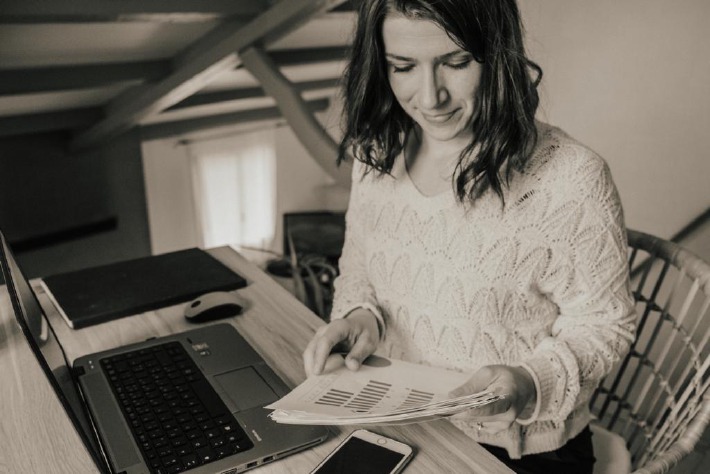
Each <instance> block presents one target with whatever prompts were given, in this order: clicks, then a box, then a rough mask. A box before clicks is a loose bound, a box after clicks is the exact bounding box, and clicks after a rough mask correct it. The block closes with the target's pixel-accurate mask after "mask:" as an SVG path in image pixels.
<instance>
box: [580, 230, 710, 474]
mask: <svg viewBox="0 0 710 474" xmlns="http://www.w3.org/2000/svg"><path fill="white" fill-rule="evenodd" d="M628 240H629V265H630V268H631V277H632V278H631V281H632V288H633V293H634V297H635V299H636V311H637V315H638V330H637V335H636V340H635V341H634V343H633V344H632V346H631V350H630V352H629V354H628V355H627V357H626V358H625V359H624V360H622V361H621V363H620V364H618V365H617V367H616V369H615V370H614V371H613V372H612V373H611V374H610V375H609V376H607V377H606V378H605V380H604V381H603V382H602V383H601V384H600V387H599V388H598V389H597V391H596V392H595V394H594V397H593V398H592V400H591V402H590V408H591V410H592V413H593V414H595V415H596V416H597V417H598V422H599V424H601V425H602V426H604V427H606V428H607V429H609V430H611V431H614V432H616V433H618V434H620V435H621V436H622V437H623V438H624V439H625V440H626V442H627V447H628V448H629V451H630V453H631V456H632V463H633V467H634V469H636V470H635V471H634V472H638V473H662V472H667V471H668V470H669V469H670V468H671V467H672V466H673V465H675V464H677V463H678V461H679V460H680V459H682V458H683V457H684V456H685V455H686V454H688V453H689V452H690V451H692V450H693V447H694V446H695V444H696V443H697V441H698V439H699V438H700V436H701V435H702V434H703V431H704V430H705V427H706V426H707V424H708V420H709V419H710V392H709V391H708V386H709V385H710V376H709V374H710V371H709V365H710V344H708V340H709V339H710V312H709V311H708V308H709V307H710V265H708V264H707V263H706V262H704V261H703V260H701V259H700V258H699V257H697V256H696V255H694V254H693V253H691V252H689V251H688V250H686V249H684V248H682V247H681V246H679V245H677V244H675V243H673V242H669V241H666V240H663V239H660V238H657V237H654V236H652V235H648V234H644V233H642V232H637V231H633V230H629V231H628Z"/></svg>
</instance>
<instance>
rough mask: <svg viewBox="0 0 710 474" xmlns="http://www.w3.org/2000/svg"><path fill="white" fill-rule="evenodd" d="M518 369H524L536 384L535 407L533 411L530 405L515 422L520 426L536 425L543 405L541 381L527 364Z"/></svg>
mask: <svg viewBox="0 0 710 474" xmlns="http://www.w3.org/2000/svg"><path fill="white" fill-rule="evenodd" d="M518 367H520V368H522V369H524V370H525V371H526V372H527V373H528V374H530V377H531V378H532V379H533V383H534V384H535V406H534V407H532V409H531V408H530V404H528V406H526V407H525V409H524V410H523V412H522V413H521V414H520V416H518V418H516V419H515V421H517V422H518V423H519V424H521V425H524V426H526V425H530V424H532V423H534V422H535V420H537V417H538V415H539V414H540V406H542V403H541V402H540V400H541V393H540V381H539V380H538V378H537V375H536V374H535V372H533V371H532V370H531V369H530V367H528V366H527V364H524V363H523V364H520V365H519V366H518ZM531 412H532V413H531Z"/></svg>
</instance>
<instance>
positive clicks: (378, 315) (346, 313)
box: [331, 303, 386, 341]
mask: <svg viewBox="0 0 710 474" xmlns="http://www.w3.org/2000/svg"><path fill="white" fill-rule="evenodd" d="M360 308H362V309H366V310H368V311H369V312H371V313H372V315H373V316H375V321H376V322H377V329H378V330H379V332H380V341H383V340H384V339H385V329H386V326H385V320H384V318H383V317H382V314H381V313H380V310H379V309H378V308H377V307H376V306H375V305H373V304H372V303H358V304H354V305H352V306H351V307H349V308H345V310H344V311H341V312H340V313H339V314H337V315H335V317H333V318H331V320H333V319H345V318H347V317H348V316H350V314H352V312H353V311H355V310H356V309H360Z"/></svg>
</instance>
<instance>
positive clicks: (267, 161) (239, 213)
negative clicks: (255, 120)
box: [188, 129, 276, 248]
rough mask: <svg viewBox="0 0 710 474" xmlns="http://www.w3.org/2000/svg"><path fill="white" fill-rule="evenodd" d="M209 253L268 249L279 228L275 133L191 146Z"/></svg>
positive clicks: (198, 206)
mask: <svg viewBox="0 0 710 474" xmlns="http://www.w3.org/2000/svg"><path fill="white" fill-rule="evenodd" d="M188 150H189V155H190V164H191V168H192V170H191V171H192V185H193V192H194V197H195V208H196V214H197V223H198V226H199V233H200V235H201V245H202V246H203V247H206V248H209V247H215V246H221V245H235V246H252V247H259V248H268V247H269V246H270V245H271V242H272V241H273V239H274V231H275V226H276V153H275V149H274V130H273V129H268V130H260V131H256V132H248V133H242V134H239V135H234V136H231V137H228V138H219V139H212V140H204V141H195V142H191V143H189V144H188Z"/></svg>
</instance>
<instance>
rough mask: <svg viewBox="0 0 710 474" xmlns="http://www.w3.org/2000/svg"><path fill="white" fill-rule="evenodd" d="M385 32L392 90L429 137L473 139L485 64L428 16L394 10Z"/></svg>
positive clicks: (383, 32) (462, 142) (461, 141)
mask: <svg viewBox="0 0 710 474" xmlns="http://www.w3.org/2000/svg"><path fill="white" fill-rule="evenodd" d="M382 37H383V40H384V47H385V54H386V56H387V63H388V71H389V72H388V75H389V81H390V86H391V87H392V92H393V93H394V95H395V97H396V98H397V101H398V102H399V104H400V105H401V106H402V108H403V109H404V111H405V112H406V113H407V114H408V115H409V116H410V117H411V118H412V120H414V121H415V122H416V123H417V124H418V125H419V126H420V127H421V131H422V133H423V135H424V138H425V139H431V140H433V141H437V142H452V141H454V142H456V143H458V142H460V146H461V147H464V146H466V145H468V144H469V143H470V142H471V140H472V138H473V137H472V131H471V120H472V118H473V106H474V102H475V97H476V89H477V88H478V84H479V82H480V80H481V65H480V64H479V63H477V62H476V61H475V60H474V59H473V56H472V55H471V54H470V53H469V52H467V51H464V50H463V49H461V48H460V47H459V46H457V45H456V43H454V42H453V41H452V40H451V38H449V36H448V35H447V34H446V32H444V30H442V29H441V28H440V27H439V26H438V25H437V24H436V23H434V22H432V21H429V20H421V19H412V18H408V17H406V16H404V15H401V14H398V13H390V14H388V15H387V17H386V18H385V20H384V23H383V26H382ZM451 144H453V143H451Z"/></svg>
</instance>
